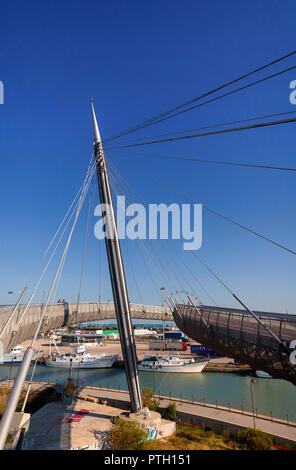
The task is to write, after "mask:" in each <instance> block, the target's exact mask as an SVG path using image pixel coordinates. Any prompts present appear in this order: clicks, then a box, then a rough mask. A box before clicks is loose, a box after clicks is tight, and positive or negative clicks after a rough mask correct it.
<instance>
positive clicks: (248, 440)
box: [237, 428, 273, 450]
mask: <svg viewBox="0 0 296 470" xmlns="http://www.w3.org/2000/svg"><path fill="white" fill-rule="evenodd" d="M237 440H238V443H239V444H240V445H241V446H242V448H243V449H247V450H270V447H271V444H272V443H273V437H272V436H269V435H268V434H266V433H264V432H262V431H260V430H259V429H253V428H247V429H244V430H243V431H239V432H238V433H237Z"/></svg>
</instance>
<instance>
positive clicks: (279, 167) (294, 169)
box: [109, 111, 296, 172]
mask: <svg viewBox="0 0 296 470" xmlns="http://www.w3.org/2000/svg"><path fill="white" fill-rule="evenodd" d="M295 112H296V111H295ZM109 152H116V153H121V154H124V155H132V156H142V157H149V158H150V157H151V158H161V159H169V160H178V161H185V162H186V161H190V162H197V163H215V164H218V165H233V166H242V167H250V168H262V169H268V170H281V171H292V172H294V171H296V168H287V167H281V166H271V165H257V164H254V163H240V162H222V161H219V160H205V159H201V158H195V157H179V156H175V155H159V154H153V153H142V152H131V151H130V150H125V151H124V150H109Z"/></svg>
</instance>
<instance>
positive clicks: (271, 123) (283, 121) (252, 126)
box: [107, 66, 296, 150]
mask: <svg viewBox="0 0 296 470" xmlns="http://www.w3.org/2000/svg"><path fill="white" fill-rule="evenodd" d="M295 68H296V66H295ZM292 122H296V118H289V119H280V120H276V121H268V122H260V123H258V124H250V125H248V126H239V127H231V128H229V129H220V130H218V131H211V132H203V133H200V134H191V135H184V136H181V137H170V138H167V139H158V140H151V141H144V142H139V143H136V144H127V145H119V146H117V147H111V148H107V150H113V149H120V148H129V147H139V146H143V145H151V144H160V143H164V142H175V141H179V140H187V139H196V138H198V137H205V136H209V135H219V134H226V133H229V132H238V131H245V130H250V129H259V128H261V127H269V126H278V125H281V124H290V123H292Z"/></svg>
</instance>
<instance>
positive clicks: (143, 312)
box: [0, 302, 173, 352]
mask: <svg viewBox="0 0 296 470" xmlns="http://www.w3.org/2000/svg"><path fill="white" fill-rule="evenodd" d="M12 308H13V307H11V308H10V309H5V310H1V311H0V331H1V330H2V328H3V326H4V324H5V323H6V321H7V319H8V317H9V315H10V313H11V311H12ZM24 308H25V307H24V306H20V307H19V309H18V312H17V313H16V314H15V316H14V318H13V319H12V321H11V323H10V325H9V327H8V328H7V330H6V332H5V335H4V337H3V338H2V342H3V346H4V352H6V351H8V350H9V349H11V348H13V347H14V346H16V345H17V344H20V343H21V342H23V341H25V340H27V339H30V338H33V335H34V333H35V331H36V327H37V324H38V321H39V319H40V315H41V309H42V305H31V306H30V307H29V308H28V310H27V312H26V313H25V315H24V318H23V319H22V321H21V322H20V323H19V320H20V319H21V317H22V313H23V312H24ZM130 308H131V315H132V318H133V319H145V320H160V321H161V320H164V321H172V320H173V316H172V314H171V311H170V310H169V309H168V308H166V307H159V306H153V305H141V304H134V303H131V304H130ZM115 317H116V315H115V309H114V304H113V302H101V303H99V302H81V303H79V306H78V311H77V303H76V302H75V303H68V302H65V303H61V304H53V305H50V306H49V307H48V309H47V312H46V316H45V318H44V320H43V324H42V328H41V332H43V333H45V332H47V331H49V330H54V329H56V328H61V327H63V326H66V325H74V324H76V323H82V322H89V321H93V320H106V319H110V318H115Z"/></svg>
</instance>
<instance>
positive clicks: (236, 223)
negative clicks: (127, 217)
mask: <svg viewBox="0 0 296 470" xmlns="http://www.w3.org/2000/svg"><path fill="white" fill-rule="evenodd" d="M125 166H126V165H125ZM129 170H130V171H132V172H134V173H136V174H138V175H141V176H143V178H146V179H147V180H150V181H152V182H153V183H155V184H157V185H159V186H162V187H163V188H165V189H167V190H168V191H171V192H172V193H175V194H177V195H178V196H180V197H182V198H184V199H186V200H187V201H190V202H192V203H194V204H201V203H200V202H198V201H195V200H194V199H192V198H190V197H189V196H186V195H185V194H183V193H180V192H179V191H176V190H175V189H173V188H171V187H169V186H167V185H165V184H163V183H160V182H159V181H157V180H156V179H155V178H151V177H150V176H147V175H145V174H144V173H142V172H139V171H137V170H135V169H134V168H130V167H129ZM202 207H203V209H205V210H207V211H208V212H211V213H212V214H215V215H217V216H218V217H221V218H222V219H223V220H226V221H227V222H230V223H232V224H234V225H236V226H237V227H240V228H241V229H243V230H246V231H247V232H249V233H252V234H253V235H256V237H259V238H262V239H263V240H265V241H267V242H269V243H271V244H272V245H275V246H277V247H279V248H282V249H283V250H285V251H287V252H289V253H291V254H292V255H296V251H295V250H292V249H290V248H288V247H286V246H285V245H283V244H281V243H278V242H276V241H274V240H272V239H271V238H268V237H266V236H265V235H262V234H260V233H259V232H256V231H255V230H253V229H251V228H249V227H247V226H246V225H243V224H241V223H239V222H237V221H235V220H234V219H231V218H230V217H227V216H226V215H223V214H222V213H221V212H218V211H216V210H214V209H211V208H210V207H208V206H205V205H204V204H203V205H202Z"/></svg>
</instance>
